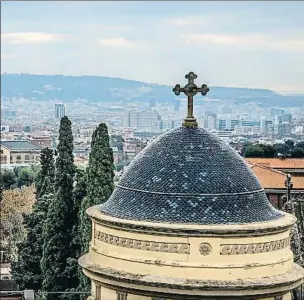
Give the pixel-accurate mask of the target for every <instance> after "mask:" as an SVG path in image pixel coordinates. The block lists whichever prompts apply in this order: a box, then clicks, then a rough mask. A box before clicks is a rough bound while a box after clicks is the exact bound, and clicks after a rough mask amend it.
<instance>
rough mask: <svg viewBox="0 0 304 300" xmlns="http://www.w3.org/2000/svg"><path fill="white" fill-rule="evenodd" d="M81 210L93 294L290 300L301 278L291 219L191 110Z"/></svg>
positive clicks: (103, 297)
mask: <svg viewBox="0 0 304 300" xmlns="http://www.w3.org/2000/svg"><path fill="white" fill-rule="evenodd" d="M190 75H191V76H192V75H193V74H191V73H189V75H188V76H190ZM186 78H187V77H186ZM189 82H190V81H189ZM190 83H191V82H190ZM192 83H193V81H192ZM194 95H195V94H194ZM192 100H193V99H192ZM189 111H190V110H189ZM190 113H191V111H190ZM87 213H88V215H89V216H90V217H91V219H92V240H91V244H90V249H89V253H87V254H85V255H84V256H82V257H81V258H80V259H79V264H80V265H81V267H82V269H83V272H84V274H85V275H86V276H88V277H89V278H90V279H91V282H92V296H91V299H94V300H165V299H166V300H173V299H174V300H175V299H180V300H181V299H183V300H188V299H189V300H190V299H192V300H194V299H196V300H202V299H209V300H211V299H212V300H219V299H222V300H224V299H227V300H228V299H230V300H232V299H233V300H236V299H242V300H245V299H255V300H257V299H259V300H262V299H263V300H279V299H283V300H290V299H292V298H291V297H292V296H291V293H290V291H291V290H293V289H295V288H297V287H298V286H300V285H301V284H302V282H303V276H304V270H303V269H302V268H301V267H300V266H298V265H297V264H295V263H294V262H293V254H292V251H291V250H290V241H289V233H290V229H291V228H292V226H293V224H294V223H295V222H296V218H295V217H294V216H293V215H291V214H287V213H284V212H281V211H279V210H276V209H275V208H274V207H273V206H272V205H271V204H270V203H269V201H268V199H267V196H266V194H265V191H264V189H263V188H262V186H261V184H260V183H259V181H258V180H257V178H256V176H255V175H254V173H253V172H252V170H251V169H250V168H249V167H248V165H247V164H246V163H245V162H244V160H243V159H242V158H241V157H240V155H238V154H237V153H236V152H235V151H234V150H233V149H232V148H231V147H230V146H228V145H226V144H225V143H224V142H222V141H221V140H220V139H219V138H218V137H216V136H214V135H212V134H211V133H209V132H207V131H206V130H204V129H200V128H197V124H196V121H195V119H194V118H193V116H192V115H191V114H189V113H188V117H187V118H186V120H185V122H184V125H183V127H180V128H177V129H173V130H171V131H168V132H166V133H165V134H163V135H161V136H160V137H158V138H157V139H156V140H154V141H153V142H152V143H150V144H149V145H148V146H147V147H146V148H145V149H144V150H143V151H141V152H140V153H139V154H138V155H137V156H136V158H135V159H134V160H133V161H132V162H131V164H130V165H129V167H128V169H127V170H126V172H125V173H124V174H123V176H122V177H121V179H120V181H119V183H118V184H117V185H116V188H115V190H114V192H113V194H112V195H111V197H110V198H109V199H108V201H107V202H105V203H104V204H102V205H98V206H94V207H91V208H89V209H88V210H87ZM299 299H300V298H299Z"/></svg>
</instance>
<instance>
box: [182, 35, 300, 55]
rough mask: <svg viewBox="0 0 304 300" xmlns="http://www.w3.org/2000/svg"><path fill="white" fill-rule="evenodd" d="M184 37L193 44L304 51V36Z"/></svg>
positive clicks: (185, 40) (183, 37) (186, 41)
mask: <svg viewBox="0 0 304 300" xmlns="http://www.w3.org/2000/svg"><path fill="white" fill-rule="evenodd" d="M182 39H183V40H184V42H185V43H186V44H192V45H199V44H218V45H226V46H234V47H250V48H259V49H266V50H277V51H288V52H289V51H290V52H298V51H304V38H289V37H283V36H276V35H273V36H271V35H262V34H246V35H225V34H188V35H183V36H182Z"/></svg>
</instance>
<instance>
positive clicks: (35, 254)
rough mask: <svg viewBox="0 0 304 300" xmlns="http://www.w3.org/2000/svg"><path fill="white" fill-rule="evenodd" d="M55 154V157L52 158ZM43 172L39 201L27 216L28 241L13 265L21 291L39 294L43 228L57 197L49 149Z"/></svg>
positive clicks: (43, 156)
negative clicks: (54, 190)
mask: <svg viewBox="0 0 304 300" xmlns="http://www.w3.org/2000/svg"><path fill="white" fill-rule="evenodd" d="M50 154H51V155H50ZM40 162H41V170H40V172H39V174H38V178H37V179H36V181H37V182H41V184H40V186H41V187H43V188H41V189H40V192H39V194H38V193H36V196H37V201H36V203H35V204H34V206H33V211H32V213H31V214H29V215H27V216H25V220H24V222H25V226H26V228H27V237H26V239H25V240H24V241H23V242H21V243H20V244H19V245H18V250H19V251H18V252H19V255H18V261H17V262H16V263H13V264H12V274H13V278H14V279H15V281H16V283H17V284H18V286H19V289H20V290H25V289H33V290H39V289H41V286H42V274H41V268H40V260H41V258H42V250H43V248H42V247H43V235H42V234H43V226H44V221H45V219H46V216H47V211H48V205H49V202H50V201H51V199H52V198H53V197H54V195H53V189H54V170H55V167H54V159H53V155H52V151H51V150H50V149H48V148H45V149H43V150H42V152H41V154H40ZM42 170H43V171H42Z"/></svg>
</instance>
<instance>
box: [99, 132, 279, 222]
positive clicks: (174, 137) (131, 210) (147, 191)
mask: <svg viewBox="0 0 304 300" xmlns="http://www.w3.org/2000/svg"><path fill="white" fill-rule="evenodd" d="M100 209H101V211H102V212H103V213H105V214H108V215H110V216H113V217H117V218H122V219H130V220H138V221H149V222H165V223H189V224H245V223H253V222H266V221H271V220H275V219H278V218H280V217H282V213H281V212H279V211H278V210H276V209H275V208H273V207H272V206H271V204H270V203H269V201H268V199H267V197H266V194H265V192H264V189H263V188H262V186H261V184H260V183H259V181H258V179H257V177H256V176H255V175H254V173H253V172H252V170H251V169H250V168H249V166H248V165H247V164H246V163H245V162H244V160H243V159H242V157H241V156H240V155H239V154H237V153H236V152H235V151H234V150H233V149H232V148H231V147H230V146H229V145H227V144H225V143H224V142H223V141H221V140H220V139H219V138H218V137H216V136H214V135H213V134H211V133H209V132H207V131H206V130H204V129H201V128H185V127H181V128H177V129H173V130H171V131H168V132H166V133H164V134H162V135H161V136H160V137H158V138H157V139H156V140H154V141H153V142H151V143H150V144H149V145H148V146H147V147H146V148H145V149H144V150H143V151H141V152H140V153H139V154H138V155H137V156H136V157H135V159H134V160H133V161H132V163H131V164H130V165H129V167H128V168H127V170H126V172H125V173H124V174H123V176H122V177H121V179H120V181H119V182H118V184H117V185H116V188H115V190H114V192H113V194H112V196H111V197H110V198H109V200H108V201H107V202H106V203H104V204H102V205H101V206H100Z"/></svg>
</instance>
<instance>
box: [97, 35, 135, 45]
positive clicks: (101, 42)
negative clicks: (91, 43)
mask: <svg viewBox="0 0 304 300" xmlns="http://www.w3.org/2000/svg"><path fill="white" fill-rule="evenodd" d="M98 44H99V45H102V46H106V47H122V48H128V47H131V46H132V45H133V43H132V42H130V41H128V40H126V39H125V38H122V37H116V38H105V39H100V40H98Z"/></svg>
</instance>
